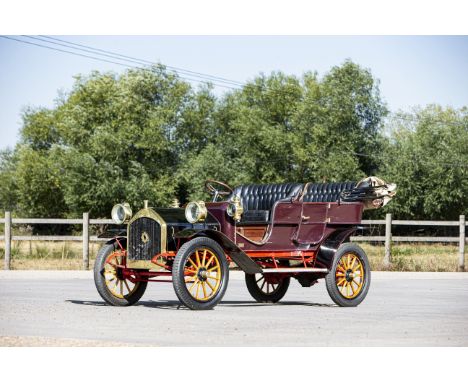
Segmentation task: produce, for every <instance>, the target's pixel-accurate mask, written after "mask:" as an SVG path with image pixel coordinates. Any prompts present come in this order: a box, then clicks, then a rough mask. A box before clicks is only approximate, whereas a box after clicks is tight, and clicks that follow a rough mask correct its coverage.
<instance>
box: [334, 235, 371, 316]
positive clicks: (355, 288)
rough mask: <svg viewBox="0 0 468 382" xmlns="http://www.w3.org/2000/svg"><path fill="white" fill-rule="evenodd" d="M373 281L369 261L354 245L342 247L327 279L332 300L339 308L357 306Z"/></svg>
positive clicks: (360, 249)
mask: <svg viewBox="0 0 468 382" xmlns="http://www.w3.org/2000/svg"><path fill="white" fill-rule="evenodd" d="M370 281H371V271H370V265H369V260H367V256H366V253H365V252H364V250H363V249H362V248H361V247H360V246H358V245H356V244H353V243H346V244H343V245H341V246H340V247H339V248H338V250H337V251H336V253H335V258H334V260H333V264H332V268H331V269H330V272H329V273H328V274H327V276H326V278H325V282H326V285H327V291H328V294H329V295H330V297H331V299H332V300H333V301H334V302H335V303H336V304H338V305H339V306H347V307H352V306H357V305H359V304H360V303H361V302H362V301H363V300H364V298H365V297H366V295H367V292H368V291H369V286H370Z"/></svg>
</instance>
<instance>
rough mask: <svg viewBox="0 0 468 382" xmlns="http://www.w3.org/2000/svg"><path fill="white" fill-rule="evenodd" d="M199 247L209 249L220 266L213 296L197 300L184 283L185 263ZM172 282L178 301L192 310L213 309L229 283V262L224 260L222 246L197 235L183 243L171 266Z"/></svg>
mask: <svg viewBox="0 0 468 382" xmlns="http://www.w3.org/2000/svg"><path fill="white" fill-rule="evenodd" d="M200 248H208V249H210V250H211V251H212V252H213V253H214V254H215V256H216V258H217V259H218V261H219V263H220V268H221V281H220V286H219V288H218V290H217V292H216V293H215V294H214V296H213V297H211V298H210V299H209V300H207V301H199V300H197V299H195V298H194V297H193V296H192V295H191V294H190V292H189V291H188V289H187V285H186V283H185V275H184V269H185V263H186V262H187V259H188V258H189V257H190V255H191V254H192V253H193V252H194V251H195V250H196V249H200ZM172 283H173V285H174V291H175V293H176V295H177V297H178V298H179V301H180V302H181V303H182V304H184V305H185V306H186V307H187V308H189V309H192V310H207V309H213V308H214V307H215V306H216V305H218V303H219V302H220V301H221V300H222V298H223V296H224V294H225V293H226V289H227V286H228V283H229V264H228V262H227V260H226V256H225V254H224V251H223V248H221V246H220V245H219V244H218V243H217V242H216V241H214V240H212V239H210V238H208V237H197V238H195V239H192V240H190V241H188V242H186V243H185V244H183V245H182V246H181V247H180V249H179V251H178V252H177V255H176V256H175V258H174V264H173V266H172Z"/></svg>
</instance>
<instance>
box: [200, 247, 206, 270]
mask: <svg viewBox="0 0 468 382" xmlns="http://www.w3.org/2000/svg"><path fill="white" fill-rule="evenodd" d="M205 261H206V249H205V250H204V251H203V259H202V263H201V265H202V267H204V266H205Z"/></svg>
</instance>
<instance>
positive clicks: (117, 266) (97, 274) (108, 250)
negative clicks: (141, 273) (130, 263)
mask: <svg viewBox="0 0 468 382" xmlns="http://www.w3.org/2000/svg"><path fill="white" fill-rule="evenodd" d="M126 261H127V257H126V253H124V252H123V251H122V250H121V249H120V248H118V247H117V245H116V244H115V243H114V244H106V245H104V246H103V247H102V248H101V249H100V250H99V252H98V254H97V256H96V262H95V263H94V283H95V285H96V289H97V291H98V293H99V294H100V295H101V297H102V298H103V300H104V301H105V302H107V303H108V304H110V305H115V306H129V305H133V304H135V303H136V302H138V300H140V298H141V297H142V296H143V294H144V293H145V290H146V286H147V285H148V282H143V281H139V282H135V283H134V282H132V281H131V280H128V279H126V278H124V277H123V274H122V266H125V264H126Z"/></svg>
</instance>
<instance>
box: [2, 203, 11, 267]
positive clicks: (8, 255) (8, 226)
mask: <svg viewBox="0 0 468 382" xmlns="http://www.w3.org/2000/svg"><path fill="white" fill-rule="evenodd" d="M10 264H11V212H10V211H5V264H4V269H5V270H6V271H8V270H10Z"/></svg>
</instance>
